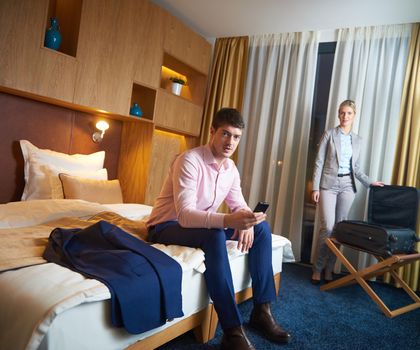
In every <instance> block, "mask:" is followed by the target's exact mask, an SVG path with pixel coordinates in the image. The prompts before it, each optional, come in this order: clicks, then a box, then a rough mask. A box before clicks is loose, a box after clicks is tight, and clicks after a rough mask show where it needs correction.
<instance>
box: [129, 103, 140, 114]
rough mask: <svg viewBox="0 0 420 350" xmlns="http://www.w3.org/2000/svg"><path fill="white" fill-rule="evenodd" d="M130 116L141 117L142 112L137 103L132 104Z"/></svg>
mask: <svg viewBox="0 0 420 350" xmlns="http://www.w3.org/2000/svg"><path fill="white" fill-rule="evenodd" d="M130 114H131V115H135V116H136V117H141V116H142V115H143V111H142V110H141V108H140V107H139V105H138V104H137V103H134V104H133V107H131V108H130Z"/></svg>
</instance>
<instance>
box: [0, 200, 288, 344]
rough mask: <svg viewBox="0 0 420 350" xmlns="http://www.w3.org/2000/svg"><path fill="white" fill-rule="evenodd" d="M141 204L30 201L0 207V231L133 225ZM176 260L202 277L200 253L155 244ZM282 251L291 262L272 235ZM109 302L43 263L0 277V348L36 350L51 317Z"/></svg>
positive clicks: (74, 276) (96, 287)
mask: <svg viewBox="0 0 420 350" xmlns="http://www.w3.org/2000/svg"><path fill="white" fill-rule="evenodd" d="M151 209H152V208H151V207H150V206H146V205H142V204H112V205H100V204H97V203H90V202H85V201H81V200H34V201H26V202H12V203H8V204H0V228H13V227H25V226H32V225H37V224H41V223H43V222H47V221H51V220H55V219H58V218H60V217H77V218H81V219H85V218H88V217H90V216H92V215H95V214H97V213H99V212H102V211H113V212H116V213H117V214H119V215H121V216H125V217H127V218H129V219H132V220H140V219H142V218H144V217H146V216H147V215H149V214H150V211H151ZM154 246H155V247H156V248H157V249H160V250H162V251H164V252H165V253H166V254H168V255H170V256H172V257H173V258H174V259H175V260H177V261H178V262H179V263H180V265H181V267H182V269H183V271H186V270H188V269H195V270H197V271H199V272H201V273H202V272H204V270H205V267H204V253H203V252H202V250H201V249H194V248H187V247H181V246H165V245H162V244H155V245H154ZM276 246H283V259H284V260H283V261H284V262H287V261H294V257H293V253H292V250H291V245H290V241H289V240H287V239H286V238H284V237H281V236H275V235H273V248H274V247H276ZM227 248H228V252H229V255H230V256H231V257H234V256H238V255H241V254H242V253H241V252H240V251H238V250H237V249H236V243H235V242H229V241H228V243H227ZM109 298H110V293H109V290H108V288H107V287H106V286H105V285H104V284H102V283H101V282H99V281H97V280H94V279H88V278H85V277H83V276H82V275H81V274H79V273H76V272H73V271H71V270H69V269H67V268H64V267H61V266H59V265H56V264H53V263H46V264H41V265H35V266H30V267H25V268H21V269H18V270H13V271H6V272H3V273H1V274H0V310H1V312H0V349H16V350H18V349H36V348H37V347H38V346H39V344H40V343H41V341H42V339H43V337H44V336H45V334H46V333H47V332H48V328H49V326H50V325H51V323H52V322H53V320H54V318H55V317H56V316H57V315H58V314H60V313H61V312H63V311H65V310H67V309H69V308H72V307H75V306H77V305H80V304H82V303H87V302H92V301H99V300H106V299H109Z"/></svg>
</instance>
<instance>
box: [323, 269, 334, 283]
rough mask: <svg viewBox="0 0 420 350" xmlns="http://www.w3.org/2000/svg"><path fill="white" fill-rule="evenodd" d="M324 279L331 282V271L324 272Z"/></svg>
mask: <svg viewBox="0 0 420 350" xmlns="http://www.w3.org/2000/svg"><path fill="white" fill-rule="evenodd" d="M324 279H325V281H327V282H331V281H332V280H333V274H332V271H324Z"/></svg>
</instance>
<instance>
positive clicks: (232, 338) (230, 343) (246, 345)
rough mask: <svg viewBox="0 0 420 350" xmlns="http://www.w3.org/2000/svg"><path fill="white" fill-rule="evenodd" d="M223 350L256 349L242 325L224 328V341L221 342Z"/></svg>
mask: <svg viewBox="0 0 420 350" xmlns="http://www.w3.org/2000/svg"><path fill="white" fill-rule="evenodd" d="M220 349H222V350H255V348H254V347H253V346H252V344H251V342H250V341H249V339H248V338H247V336H246V334H245V331H244V329H243V328H242V326H238V327H233V328H229V329H226V330H224V333H223V338H222V342H221V343H220Z"/></svg>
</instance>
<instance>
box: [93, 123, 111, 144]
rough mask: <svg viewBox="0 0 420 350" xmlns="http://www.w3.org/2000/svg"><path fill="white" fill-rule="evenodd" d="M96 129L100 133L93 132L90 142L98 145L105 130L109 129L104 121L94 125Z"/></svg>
mask: <svg viewBox="0 0 420 350" xmlns="http://www.w3.org/2000/svg"><path fill="white" fill-rule="evenodd" d="M96 129H98V130H100V131H95V132H94V133H93V135H92V140H93V142H96V143H99V142H101V141H102V139H103V138H104V135H105V130H108V129H109V124H108V123H107V122H106V121H104V120H100V121H99V122H97V123H96Z"/></svg>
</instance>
